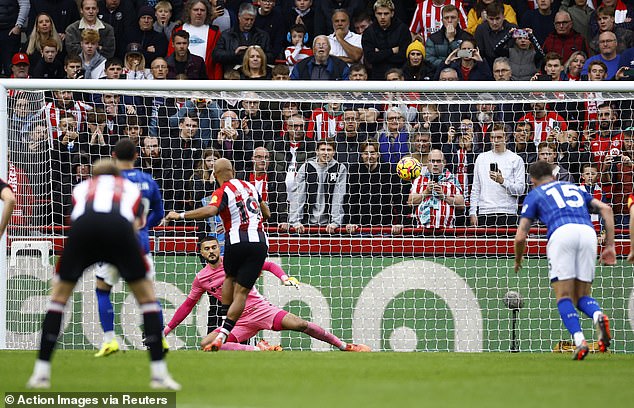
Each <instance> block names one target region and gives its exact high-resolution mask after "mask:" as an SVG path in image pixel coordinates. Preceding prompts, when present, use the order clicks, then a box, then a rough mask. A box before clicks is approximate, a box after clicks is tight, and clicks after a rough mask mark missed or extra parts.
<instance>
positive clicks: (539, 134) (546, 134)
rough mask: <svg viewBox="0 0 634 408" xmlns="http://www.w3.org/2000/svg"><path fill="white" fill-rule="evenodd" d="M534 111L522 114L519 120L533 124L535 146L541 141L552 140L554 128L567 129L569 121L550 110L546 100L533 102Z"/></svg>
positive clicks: (558, 129)
mask: <svg viewBox="0 0 634 408" xmlns="http://www.w3.org/2000/svg"><path fill="white" fill-rule="evenodd" d="M531 107H532V108H533V110H532V112H528V113H527V114H526V115H524V116H522V117H521V118H520V119H519V120H518V122H529V123H531V125H532V126H533V137H532V139H531V140H532V142H533V143H534V144H535V146H539V144H540V143H541V142H547V141H549V140H552V137H551V133H552V131H553V130H555V129H557V131H566V130H568V123H567V122H566V120H565V119H564V118H563V117H562V116H560V115H559V114H558V113H557V112H555V111H553V110H548V105H547V104H546V103H545V102H534V103H531Z"/></svg>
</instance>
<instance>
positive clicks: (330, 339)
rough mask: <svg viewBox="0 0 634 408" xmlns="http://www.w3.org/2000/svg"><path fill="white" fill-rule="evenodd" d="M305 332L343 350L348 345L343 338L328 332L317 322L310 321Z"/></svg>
mask: <svg viewBox="0 0 634 408" xmlns="http://www.w3.org/2000/svg"><path fill="white" fill-rule="evenodd" d="M304 333H306V334H308V335H309V336H310V337H313V338H315V339H317V340H321V341H324V342H326V343H328V344H331V345H333V346H335V347H337V348H338V349H340V350H343V349H344V348H345V347H346V344H345V343H344V342H342V341H341V340H339V337H337V336H335V335H334V334H332V333H329V332H327V331H326V330H324V329H323V328H322V327H321V326H319V325H316V324H315V323H310V322H309V323H308V327H306V330H304ZM342 347H343V348H342Z"/></svg>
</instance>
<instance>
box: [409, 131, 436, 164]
mask: <svg viewBox="0 0 634 408" xmlns="http://www.w3.org/2000/svg"><path fill="white" fill-rule="evenodd" d="M431 150H432V144H431V133H429V132H427V131H420V132H415V133H413V134H412V137H411V141H410V146H409V152H410V156H412V157H413V158H415V159H416V160H418V161H419V162H420V164H421V165H422V166H423V169H422V171H421V173H423V172H425V171H427V166H428V165H429V152H431Z"/></svg>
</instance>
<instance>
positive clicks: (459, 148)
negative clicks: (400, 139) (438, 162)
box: [445, 119, 478, 226]
mask: <svg viewBox="0 0 634 408" xmlns="http://www.w3.org/2000/svg"><path fill="white" fill-rule="evenodd" d="M465 122H466V123H468V120H467V119H463V121H462V123H463V124H464V123H465ZM461 127H462V124H461ZM473 136H474V132H473V123H471V127H470V128H469V127H465V128H464V130H461V131H460V132H458V134H457V137H458V143H457V144H455V145H454V146H455V147H454V148H453V151H452V152H451V153H450V154H449V156H447V155H445V157H449V158H450V160H449V170H450V171H451V172H452V173H453V174H454V175H455V177H456V180H457V181H458V183H460V187H461V188H462V195H463V197H464V200H465V212H464V214H460V213H459V214H457V215H456V226H467V225H469V223H468V222H467V216H466V215H468V214H469V198H470V197H471V186H472V185H473V170H474V166H475V161H476V158H477V157H478V153H476V152H475V151H474V145H473Z"/></svg>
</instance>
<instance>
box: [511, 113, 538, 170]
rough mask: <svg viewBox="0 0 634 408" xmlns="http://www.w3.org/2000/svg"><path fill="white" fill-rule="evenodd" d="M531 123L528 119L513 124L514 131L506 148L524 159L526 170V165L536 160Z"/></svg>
mask: <svg viewBox="0 0 634 408" xmlns="http://www.w3.org/2000/svg"><path fill="white" fill-rule="evenodd" d="M532 138H533V125H532V124H531V122H528V121H518V122H517V123H516V124H515V132H514V133H513V141H511V143H509V145H508V149H509V150H510V151H512V152H514V153H515V154H517V155H518V156H519V157H521V158H522V161H524V165H525V166H526V171H528V166H529V165H530V164H532V163H534V162H535V161H536V160H537V147H536V146H535V143H533V141H532Z"/></svg>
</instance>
